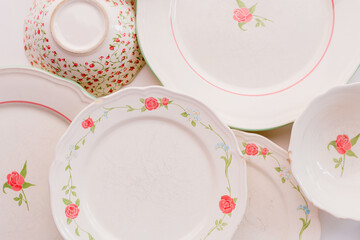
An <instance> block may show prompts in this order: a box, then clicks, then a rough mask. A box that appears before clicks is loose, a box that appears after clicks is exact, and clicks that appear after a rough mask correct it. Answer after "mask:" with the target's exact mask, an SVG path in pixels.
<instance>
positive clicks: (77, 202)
mask: <svg viewBox="0 0 360 240" xmlns="http://www.w3.org/2000/svg"><path fill="white" fill-rule="evenodd" d="M75 204H76V206H78V207H79V206H80V199H76V202H75Z"/></svg>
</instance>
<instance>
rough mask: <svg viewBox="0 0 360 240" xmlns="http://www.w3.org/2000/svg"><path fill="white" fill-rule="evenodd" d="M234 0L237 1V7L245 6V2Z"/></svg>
mask: <svg viewBox="0 0 360 240" xmlns="http://www.w3.org/2000/svg"><path fill="white" fill-rule="evenodd" d="M236 2H237V4H238V6H239V8H244V7H246V6H245V4H244V3H243V2H242V1H241V0H236Z"/></svg>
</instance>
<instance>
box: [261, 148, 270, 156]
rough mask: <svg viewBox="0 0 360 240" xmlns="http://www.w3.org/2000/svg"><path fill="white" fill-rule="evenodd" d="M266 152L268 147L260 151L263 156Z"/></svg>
mask: <svg viewBox="0 0 360 240" xmlns="http://www.w3.org/2000/svg"><path fill="white" fill-rule="evenodd" d="M268 152H269V149H267V148H263V150H262V151H261V154H262V155H264V156H265V155H267V154H268Z"/></svg>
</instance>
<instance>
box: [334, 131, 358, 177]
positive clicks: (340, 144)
mask: <svg viewBox="0 0 360 240" xmlns="http://www.w3.org/2000/svg"><path fill="white" fill-rule="evenodd" d="M359 137H360V134H358V135H356V136H355V137H353V138H352V139H350V138H349V136H348V135H347V134H339V135H338V136H337V137H336V140H333V141H331V142H330V143H329V144H328V146H327V149H328V150H329V151H330V147H331V146H332V147H334V148H335V149H336V151H337V153H338V154H340V156H339V158H333V162H334V164H335V168H339V167H341V176H342V175H343V173H344V170H345V162H346V160H345V159H346V157H355V158H358V156H357V155H356V153H355V152H354V151H353V150H352V147H353V146H355V144H356V143H357V141H358V139H359Z"/></svg>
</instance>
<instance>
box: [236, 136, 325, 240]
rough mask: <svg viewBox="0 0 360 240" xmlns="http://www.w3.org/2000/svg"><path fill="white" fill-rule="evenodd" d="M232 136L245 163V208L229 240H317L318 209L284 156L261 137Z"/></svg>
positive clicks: (273, 145)
mask: <svg viewBox="0 0 360 240" xmlns="http://www.w3.org/2000/svg"><path fill="white" fill-rule="evenodd" d="M234 133H235V136H236V137H237V140H238V143H239V146H240V149H241V151H242V153H243V154H244V156H245V158H246V160H247V176H248V178H247V180H248V182H247V183H248V204H247V209H246V211H245V216H244V219H243V221H242V222H241V224H240V226H239V228H238V229H237V231H236V233H235V235H234V237H233V239H232V240H264V239H266V240H290V239H291V240H319V239H320V236H321V226H320V218H319V211H318V208H317V207H315V206H314V205H313V204H312V203H311V202H310V201H309V200H308V199H307V198H306V197H305V195H304V193H303V191H302V189H301V188H300V186H299V184H298V183H297V181H296V180H295V178H294V176H293V174H292V172H291V167H290V162H289V160H288V158H289V154H288V152H287V151H285V150H284V149H282V148H281V147H279V146H277V145H276V144H275V143H273V142H271V141H270V140H268V139H267V138H265V137H263V136H260V135H257V134H250V133H245V132H242V131H238V130H234ZM285 229H286V230H285Z"/></svg>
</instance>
